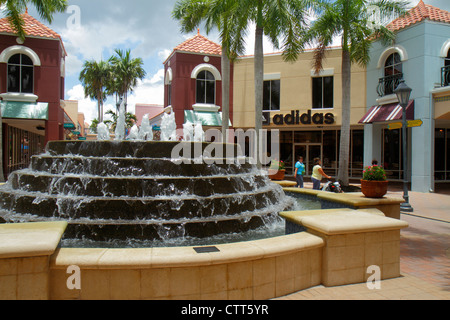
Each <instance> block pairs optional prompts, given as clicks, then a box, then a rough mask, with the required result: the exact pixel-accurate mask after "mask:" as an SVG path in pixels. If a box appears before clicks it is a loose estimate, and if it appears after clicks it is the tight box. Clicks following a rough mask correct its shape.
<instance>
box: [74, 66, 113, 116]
mask: <svg viewBox="0 0 450 320" xmlns="http://www.w3.org/2000/svg"><path fill="white" fill-rule="evenodd" d="M110 77H111V76H110V66H109V64H108V63H107V62H105V61H100V62H97V61H94V60H91V61H85V62H84V66H83V70H81V73H80V81H81V83H82V84H83V86H84V94H85V96H86V98H87V97H89V98H91V99H95V100H97V106H98V120H99V121H100V122H103V103H104V102H105V101H106V97H107V95H106V93H105V89H106V85H107V83H108V81H109V79H110Z"/></svg>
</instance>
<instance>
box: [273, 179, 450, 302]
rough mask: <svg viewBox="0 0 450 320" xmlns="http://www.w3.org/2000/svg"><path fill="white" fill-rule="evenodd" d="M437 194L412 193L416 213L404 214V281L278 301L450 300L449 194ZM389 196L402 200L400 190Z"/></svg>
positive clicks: (322, 289) (314, 291)
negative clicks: (379, 286)
mask: <svg viewBox="0 0 450 320" xmlns="http://www.w3.org/2000/svg"><path fill="white" fill-rule="evenodd" d="M305 187H306V188H308V187H309V186H308V185H305ZM449 187H450V186H449ZM438 192H439V193H426V194H425V193H418V192H410V193H409V195H410V200H409V202H410V204H411V206H412V207H413V209H414V212H412V213H408V214H404V213H402V214H401V219H402V220H404V221H407V222H408V223H409V227H408V228H405V229H403V230H402V231H401V238H400V271H401V277H399V278H395V279H388V280H383V281H381V288H380V289H373V290H370V289H369V288H368V287H367V285H366V284H365V283H363V284H355V285H346V286H339V287H324V286H317V287H313V288H309V289H307V290H302V291H300V292H296V293H294V294H291V295H288V296H284V297H280V298H279V299H281V300H311V299H312V300H341V299H344V300H450V192H449V190H447V189H444V190H438ZM388 196H391V197H400V198H401V197H402V196H403V192H402V191H401V187H399V186H394V187H391V188H390V190H389V192H388Z"/></svg>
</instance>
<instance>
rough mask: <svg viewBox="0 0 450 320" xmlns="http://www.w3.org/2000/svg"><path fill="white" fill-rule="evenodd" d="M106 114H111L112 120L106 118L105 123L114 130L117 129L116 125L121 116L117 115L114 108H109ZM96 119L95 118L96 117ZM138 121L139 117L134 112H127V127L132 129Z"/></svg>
mask: <svg viewBox="0 0 450 320" xmlns="http://www.w3.org/2000/svg"><path fill="white" fill-rule="evenodd" d="M106 114H107V115H109V116H111V119H112V120H106V121H105V124H106V125H107V126H108V127H109V128H110V129H111V130H112V131H114V130H116V126H117V120H118V118H119V116H118V115H117V113H115V112H114V111H112V110H108V111H106ZM94 121H95V119H94ZM136 123H137V118H136V115H134V114H132V113H131V112H127V113H126V114H125V126H126V129H131V128H132V127H133V126H134V125H135V124H136ZM91 127H92V126H91Z"/></svg>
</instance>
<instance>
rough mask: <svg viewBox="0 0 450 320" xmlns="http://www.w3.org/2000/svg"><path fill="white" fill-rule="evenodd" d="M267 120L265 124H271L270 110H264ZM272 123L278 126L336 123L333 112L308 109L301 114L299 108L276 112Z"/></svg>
mask: <svg viewBox="0 0 450 320" xmlns="http://www.w3.org/2000/svg"><path fill="white" fill-rule="evenodd" d="M263 115H264V119H265V121H264V122H263V125H266V126H268V125H270V124H271V119H270V112H263ZM272 123H273V124H275V125H278V126H282V125H291V126H292V125H300V124H303V125H308V124H317V125H324V124H328V125H330V124H334V114H332V113H325V114H324V113H320V112H318V113H314V114H313V113H312V111H311V110H308V111H307V112H306V113H303V114H300V111H299V110H292V111H291V113H288V114H275V115H274V116H273V117H272Z"/></svg>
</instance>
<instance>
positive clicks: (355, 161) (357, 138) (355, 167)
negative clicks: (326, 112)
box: [350, 130, 364, 177]
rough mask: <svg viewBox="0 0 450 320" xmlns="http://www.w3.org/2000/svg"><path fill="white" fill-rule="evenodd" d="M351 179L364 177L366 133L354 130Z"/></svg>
mask: <svg viewBox="0 0 450 320" xmlns="http://www.w3.org/2000/svg"><path fill="white" fill-rule="evenodd" d="M351 137H352V158H351V170H352V171H351V174H350V176H351V177H362V171H363V167H364V164H363V159H364V131H363V130H352V136H351Z"/></svg>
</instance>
